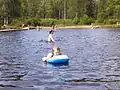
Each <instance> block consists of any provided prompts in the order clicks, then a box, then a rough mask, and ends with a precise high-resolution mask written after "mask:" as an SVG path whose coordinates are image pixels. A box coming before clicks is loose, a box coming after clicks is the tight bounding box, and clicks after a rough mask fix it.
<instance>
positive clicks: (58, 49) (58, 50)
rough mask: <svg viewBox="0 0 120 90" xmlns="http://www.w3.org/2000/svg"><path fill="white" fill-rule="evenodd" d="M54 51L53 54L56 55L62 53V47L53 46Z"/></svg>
mask: <svg viewBox="0 0 120 90" xmlns="http://www.w3.org/2000/svg"><path fill="white" fill-rule="evenodd" d="M52 52H53V54H54V55H55V56H56V55H60V54H61V53H60V48H59V47H55V46H54V47H53V49H52Z"/></svg>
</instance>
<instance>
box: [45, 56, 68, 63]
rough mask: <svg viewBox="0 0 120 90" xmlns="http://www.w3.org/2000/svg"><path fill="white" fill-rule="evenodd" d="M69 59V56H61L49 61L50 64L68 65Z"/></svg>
mask: <svg viewBox="0 0 120 90" xmlns="http://www.w3.org/2000/svg"><path fill="white" fill-rule="evenodd" d="M68 61H69V58H68V56H67V55H59V56H54V57H52V58H49V59H48V60H47V62H48V63H68Z"/></svg>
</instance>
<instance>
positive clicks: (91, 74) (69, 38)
mask: <svg viewBox="0 0 120 90" xmlns="http://www.w3.org/2000/svg"><path fill="white" fill-rule="evenodd" d="M47 37H48V30H41V31H36V30H30V31H10V32H0V87H1V88H5V89H6V90H7V88H8V87H14V88H30V89H36V90H120V30H119V29H100V28H98V29H60V30H58V31H56V32H55V41H56V43H55V44H56V45H57V46H59V47H60V48H61V52H62V53H63V54H66V55H68V56H69V58H70V61H69V63H68V64H62V65H61V64H60V65H53V64H45V63H43V62H42V61H41V58H42V57H43V56H45V55H47V53H48V52H50V51H51V47H52V44H51V43H47Z"/></svg>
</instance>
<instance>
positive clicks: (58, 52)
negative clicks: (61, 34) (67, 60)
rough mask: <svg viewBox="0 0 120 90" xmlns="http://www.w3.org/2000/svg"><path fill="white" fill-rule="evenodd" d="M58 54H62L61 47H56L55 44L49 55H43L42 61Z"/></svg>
mask: <svg viewBox="0 0 120 90" xmlns="http://www.w3.org/2000/svg"><path fill="white" fill-rule="evenodd" d="M58 55H61V52H60V48H59V47H56V46H54V47H53V48H52V52H50V53H48V55H47V57H43V58H42V61H44V62H45V61H47V59H49V58H51V57H54V56H58Z"/></svg>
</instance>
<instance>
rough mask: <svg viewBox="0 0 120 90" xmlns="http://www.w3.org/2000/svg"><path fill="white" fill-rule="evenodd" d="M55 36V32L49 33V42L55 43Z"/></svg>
mask: <svg viewBox="0 0 120 90" xmlns="http://www.w3.org/2000/svg"><path fill="white" fill-rule="evenodd" d="M53 34H54V31H53V30H51V31H49V36H48V42H55V40H54V39H53Z"/></svg>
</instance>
